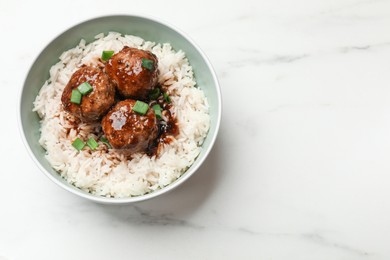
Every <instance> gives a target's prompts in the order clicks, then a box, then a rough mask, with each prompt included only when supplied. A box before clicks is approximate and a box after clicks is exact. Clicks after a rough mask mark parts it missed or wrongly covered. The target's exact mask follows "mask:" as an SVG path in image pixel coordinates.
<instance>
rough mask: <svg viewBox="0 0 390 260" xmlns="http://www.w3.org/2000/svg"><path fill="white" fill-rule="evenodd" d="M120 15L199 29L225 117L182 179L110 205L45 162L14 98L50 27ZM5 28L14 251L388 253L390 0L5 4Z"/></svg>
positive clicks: (0, 185)
mask: <svg viewBox="0 0 390 260" xmlns="http://www.w3.org/2000/svg"><path fill="white" fill-rule="evenodd" d="M118 13H119V14H127V13H139V14H147V15H152V16H155V17H159V18H161V19H163V20H165V21H167V22H169V23H171V24H174V25H176V26H177V27H179V28H180V29H182V30H184V31H185V32H187V33H188V35H189V36H190V37H191V38H193V39H194V40H195V42H197V43H198V44H199V45H200V46H201V48H202V49H203V50H204V51H205V53H206V54H207V55H208V57H209V58H210V61H211V62H212V64H213V65H214V67H215V70H216V72H217V75H218V77H219V80H220V84H221V89H222V95H223V101H224V102H223V118H222V125H221V130H220V134H219V138H218V140H217V142H216V145H215V147H214V149H213V151H212V152H211V155H210V157H209V158H208V159H207V161H206V162H205V164H204V165H203V166H202V167H201V169H200V170H199V171H198V172H197V173H196V174H195V175H194V176H192V177H191V178H190V179H189V180H188V181H187V182H185V183H184V184H183V185H182V186H180V187H179V188H178V189H176V190H174V191H173V192H171V193H169V194H167V195H165V196H162V197H160V198H156V199H153V200H150V201H146V202H142V203H137V204H133V205H129V206H103V205H99V204H95V203H91V202H89V201H86V200H84V199H81V198H78V197H76V196H75V195H73V194H70V193H68V192H66V191H64V190H62V189H61V188H59V187H57V186H56V185H55V184H54V183H52V182H51V181H50V180H49V179H48V178H46V177H45V176H44V175H43V174H42V173H41V172H40V171H39V170H38V168H37V167H36V166H35V165H34V163H33V161H32V160H31V159H30V158H29V156H28V154H27V152H26V150H25V148H24V146H23V144H22V142H21V140H20V135H19V132H18V129H17V128H18V127H17V120H16V118H17V115H16V106H17V102H18V94H19V90H20V88H21V86H22V84H23V81H24V78H25V76H26V74H27V71H28V69H29V66H30V65H31V64H32V62H33V61H34V59H35V57H36V56H37V55H38V52H39V51H40V50H41V49H43V48H44V46H45V45H46V44H47V43H48V42H49V41H50V40H51V39H52V38H54V37H55V36H56V35H58V34H59V33H60V32H62V31H63V30H65V29H66V28H68V27H70V26H72V25H74V24H75V23H78V22H80V21H83V20H86V19H89V18H93V17H95V16H99V15H107V14H118ZM0 27H1V32H2V37H1V41H0V50H1V57H2V60H1V62H0V73H1V77H0V87H1V91H2V101H1V102H0V106H1V111H2V123H1V129H0V131H1V135H0V136H1V137H2V141H1V145H0V158H1V159H0V160H1V165H2V170H1V171H0V172H1V174H0V220H1V221H0V259H1V260H21V259H41V260H45V259H95V260H100V259H102V260H107V259H272V260H278V259H289V260H291V259H299V260H301V259H310V260H312V259H324V260H325V259H326V260H328V259H354V260H355V259H390V72H389V68H390V34H389V28H390V1H384V0H338V1H325V0H314V1H309V0H296V1H288V0H275V1H267V0H253V1H245V0H244V1H226V2H217V1H215V2H212V1H191V2H186V1H172V0H168V1H166V0H165V1H154V0H149V1H116V0H112V1H108V2H107V1H90V0H83V1H77V2H76V1H74V2H73V1H63V2H59V1H58V2H55V1H50V2H44V1H24V2H22V1H1V2H0ZM243 103H245V105H243Z"/></svg>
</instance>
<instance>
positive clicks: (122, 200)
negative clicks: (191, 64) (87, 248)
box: [17, 14, 222, 205]
mask: <svg viewBox="0 0 390 260" xmlns="http://www.w3.org/2000/svg"><path fill="white" fill-rule="evenodd" d="M110 17H129V18H130V17H134V18H140V19H145V20H149V21H152V22H155V23H157V24H161V25H163V26H165V27H167V28H170V29H172V30H173V31H175V32H176V33H178V34H179V35H181V36H182V37H183V38H184V39H186V40H187V41H188V42H189V43H190V44H191V45H192V46H193V47H194V48H195V49H196V51H197V52H198V53H199V54H200V56H201V58H202V59H203V60H204V62H205V63H206V64H207V66H208V68H209V70H210V73H211V75H212V79H213V81H214V84H215V90H216V93H217V95H216V97H217V105H218V108H217V115H216V118H215V132H214V134H213V135H212V136H211V140H210V144H209V146H208V147H207V148H206V149H204V150H202V152H203V155H202V157H200V158H199V157H197V158H196V159H195V161H198V160H199V161H198V163H197V165H196V166H195V167H194V168H191V170H190V172H188V171H186V172H185V173H183V175H181V176H180V177H179V178H178V179H176V180H175V181H173V182H172V183H170V184H168V185H167V186H165V187H163V188H161V189H158V190H156V191H153V192H151V193H147V194H144V195H139V196H134V197H125V198H110V197H103V196H97V195H94V194H91V193H86V192H85V191H83V190H81V189H79V188H77V187H75V186H69V185H67V184H65V183H63V182H61V181H59V180H58V179H56V178H55V177H54V176H53V175H52V174H51V173H49V172H48V171H47V170H46V169H45V168H44V167H43V166H42V165H41V163H40V162H39V161H38V160H37V158H36V157H35V156H34V154H33V152H32V150H31V147H30V145H29V144H28V141H27V138H26V135H25V133H24V130H23V122H22V114H21V113H22V109H21V108H22V97H23V92H24V89H25V88H24V87H25V84H26V80H27V77H28V75H29V73H30V71H31V68H32V67H33V66H34V64H35V63H36V61H37V60H38V58H39V56H40V54H41V53H42V52H43V51H44V50H45V49H46V48H47V47H48V46H49V45H50V44H51V43H52V42H53V41H54V40H55V39H57V38H58V37H60V36H61V35H62V34H64V33H66V32H67V31H69V30H71V29H73V28H75V27H77V26H80V25H81V24H84V23H87V22H91V21H94V20H99V19H106V18H110ZM28 68H29V69H28V71H27V73H26V76H25V79H24V81H23V85H22V87H20V88H19V93H18V97H19V102H17V115H18V116H17V117H18V120H17V121H18V128H19V134H20V135H21V139H22V141H23V144H24V146H25V148H26V150H27V152H28V154H29V156H30V158H31V159H32V160H33V161H34V163H35V165H36V166H38V168H39V169H40V170H41V172H42V173H44V174H45V175H46V177H48V178H49V179H50V180H51V181H53V182H54V183H56V184H57V185H59V186H60V187H62V188H64V189H65V190H67V191H69V192H70V193H72V194H74V195H78V196H80V197H82V198H84V199H87V200H90V201H94V202H97V203H102V204H113V205H114V204H116V205H119V204H129V203H134V202H140V201H145V200H149V199H152V198H154V197H157V196H159V195H162V194H166V193H168V192H170V191H172V190H174V189H175V188H177V187H178V186H180V185H181V184H182V183H184V182H185V181H186V180H187V179H188V178H190V177H191V176H192V175H193V174H194V173H195V172H196V171H197V170H198V169H199V167H200V166H201V165H202V164H203V162H204V161H205V160H206V158H207V157H208V155H209V153H210V152H211V150H212V148H213V146H214V144H215V141H216V139H217V136H218V132H219V129H220V124H221V117H222V95H221V88H220V85H219V81H218V78H217V75H216V73H215V70H214V68H213V66H212V64H211V62H210V61H209V59H208V57H207V56H206V54H205V53H204V52H203V51H202V49H201V48H200V47H199V46H198V45H197V44H196V43H195V42H194V40H193V39H192V38H191V37H189V36H188V35H187V34H186V33H185V32H183V31H182V30H181V29H179V28H177V27H176V26H174V25H172V24H170V23H168V22H166V21H164V20H162V19H160V18H157V17H154V16H150V15H145V14H111V15H102V16H96V17H93V18H89V19H84V20H81V21H79V22H77V23H76V24H74V25H71V26H69V27H66V28H65V29H63V30H62V32H60V33H59V34H57V36H55V37H54V38H53V39H52V40H50V41H49V42H48V43H47V44H45V46H44V47H43V48H42V49H41V50H40V51H39V52H38V54H37V55H36V56H35V58H34V59H33V61H32V63H31V64H30V66H29V67H28ZM208 134H209V133H208Z"/></svg>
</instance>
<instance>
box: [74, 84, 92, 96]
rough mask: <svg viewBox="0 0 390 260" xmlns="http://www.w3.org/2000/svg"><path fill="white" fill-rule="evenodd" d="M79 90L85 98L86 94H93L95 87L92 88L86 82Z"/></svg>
mask: <svg viewBox="0 0 390 260" xmlns="http://www.w3.org/2000/svg"><path fill="white" fill-rule="evenodd" d="M77 89H78V90H79V91H80V93H81V94H82V95H83V96H84V95H86V94H88V93H89V92H91V91H92V90H93V87H92V86H91V84H89V83H88V82H87V81H86V82H84V83H81V84H80V85H79V86H78V87H77Z"/></svg>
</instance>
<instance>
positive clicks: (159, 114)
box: [152, 104, 162, 119]
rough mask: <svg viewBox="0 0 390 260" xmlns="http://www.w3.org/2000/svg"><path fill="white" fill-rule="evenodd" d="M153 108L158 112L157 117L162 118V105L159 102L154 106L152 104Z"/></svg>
mask: <svg viewBox="0 0 390 260" xmlns="http://www.w3.org/2000/svg"><path fill="white" fill-rule="evenodd" d="M152 108H153V110H154V113H155V114H156V117H157V118H158V119H162V114H161V110H162V109H161V107H160V105H159V104H155V105H154V106H152Z"/></svg>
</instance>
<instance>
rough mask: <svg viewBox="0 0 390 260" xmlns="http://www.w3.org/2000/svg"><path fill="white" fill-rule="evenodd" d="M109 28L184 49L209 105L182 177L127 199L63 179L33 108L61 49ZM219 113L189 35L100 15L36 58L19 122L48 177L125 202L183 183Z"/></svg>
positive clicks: (208, 143) (206, 68) (211, 79)
mask: <svg viewBox="0 0 390 260" xmlns="http://www.w3.org/2000/svg"><path fill="white" fill-rule="evenodd" d="M110 31H115V32H120V33H122V34H132V35H137V36H140V37H142V38H143V39H145V40H149V41H154V42H160V43H165V42H169V43H170V44H171V45H172V47H173V48H174V49H175V50H176V51H178V50H183V51H184V52H185V53H186V56H187V58H188V60H189V62H190V64H191V65H192V67H193V70H194V74H195V78H196V81H197V86H198V87H200V88H201V89H202V90H203V91H204V92H205V94H206V96H207V98H208V102H209V105H210V117H211V125H210V130H209V133H208V135H207V137H206V139H205V142H204V144H203V149H202V152H201V154H200V155H199V156H198V158H197V160H196V161H195V163H194V164H193V165H192V166H191V167H190V168H189V169H188V170H187V171H186V173H184V175H183V176H182V177H181V178H179V179H178V180H177V181H176V182H174V183H172V184H171V185H168V186H167V187H165V188H164V189H161V190H158V191H156V192H153V193H150V194H147V195H143V196H139V197H131V198H126V199H113V198H104V197H98V196H94V195H91V194H89V193H86V192H84V191H82V190H79V189H77V188H75V187H74V186H72V185H70V184H68V183H67V182H66V181H65V180H64V179H62V178H61V177H60V176H59V174H58V173H57V172H56V171H55V170H53V169H52V168H51V166H50V164H49V163H48V161H47V160H46V159H45V150H44V149H43V148H42V147H41V146H40V144H39V142H38V140H39V137H40V132H39V128H40V123H39V117H38V115H37V113H35V112H32V109H33V102H34V100H35V97H36V96H37V95H38V92H39V90H40V88H41V87H42V85H43V84H44V82H45V81H46V80H47V79H48V78H49V70H50V67H51V66H52V65H54V64H55V63H57V62H58V61H59V59H58V57H59V56H60V55H61V54H62V52H64V51H66V50H68V49H71V48H73V47H75V46H76V45H77V44H78V43H79V42H80V40H81V39H85V40H86V41H87V43H89V42H92V41H93V40H94V36H95V35H97V34H99V33H102V32H103V33H105V34H106V33H108V32H110ZM220 116H221V104H220V92H219V86H218V82H217V79H216V76H215V74H214V72H213V69H212V68H211V66H210V64H209V63H208V61H207V59H206V58H205V56H204V55H203V53H202V52H201V51H200V50H199V48H197V47H196V46H195V45H194V43H193V42H192V41H191V40H189V39H188V37H185V36H184V35H182V34H181V33H179V32H178V31H177V30H176V29H173V28H172V27H171V26H167V25H165V24H164V23H161V22H158V21H155V20H153V19H150V18H146V17H141V16H126V15H123V16H106V17H100V18H96V19H93V20H89V21H86V22H83V23H81V24H78V25H76V26H74V27H72V28H70V29H69V30H67V31H65V32H64V33H62V34H61V35H59V36H58V37H57V38H55V39H54V40H53V41H52V42H51V43H49V44H48V45H47V46H46V48H45V49H44V50H43V51H42V52H41V53H40V55H39V56H38V57H37V59H36V60H35V62H34V64H33V65H32V67H31V69H30V71H29V73H28V75H27V78H26V80H25V83H24V86H23V89H22V93H21V99H20V123H21V124H20V125H21V128H22V129H21V130H22V134H23V135H24V137H25V143H26V145H27V148H28V150H29V151H30V154H31V155H32V157H33V159H34V160H35V162H36V163H37V165H38V166H39V167H40V168H41V170H42V171H43V172H44V173H46V175H48V177H49V178H51V179H52V180H53V181H55V182H56V183H57V184H59V185H60V186H63V187H64V188H65V189H67V190H69V191H71V192H73V193H76V194H78V195H80V196H82V197H85V198H88V199H92V200H94V201H97V202H103V203H123V202H134V201H140V200H144V199H148V198H151V197H155V196H157V195H159V194H161V193H164V192H166V191H168V190H171V189H173V188H174V187H176V186H177V185H179V184H180V183H182V182H183V181H184V180H185V179H187V178H188V177H189V176H190V175H191V174H192V173H193V172H194V171H195V170H196V169H197V168H198V167H199V166H200V164H201V163H202V162H203V160H204V159H205V157H206V156H207V154H208V153H209V151H210V149H211V147H212V145H213V143H214V141H215V138H216V135H217V132H218V128H219V122H220Z"/></svg>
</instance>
